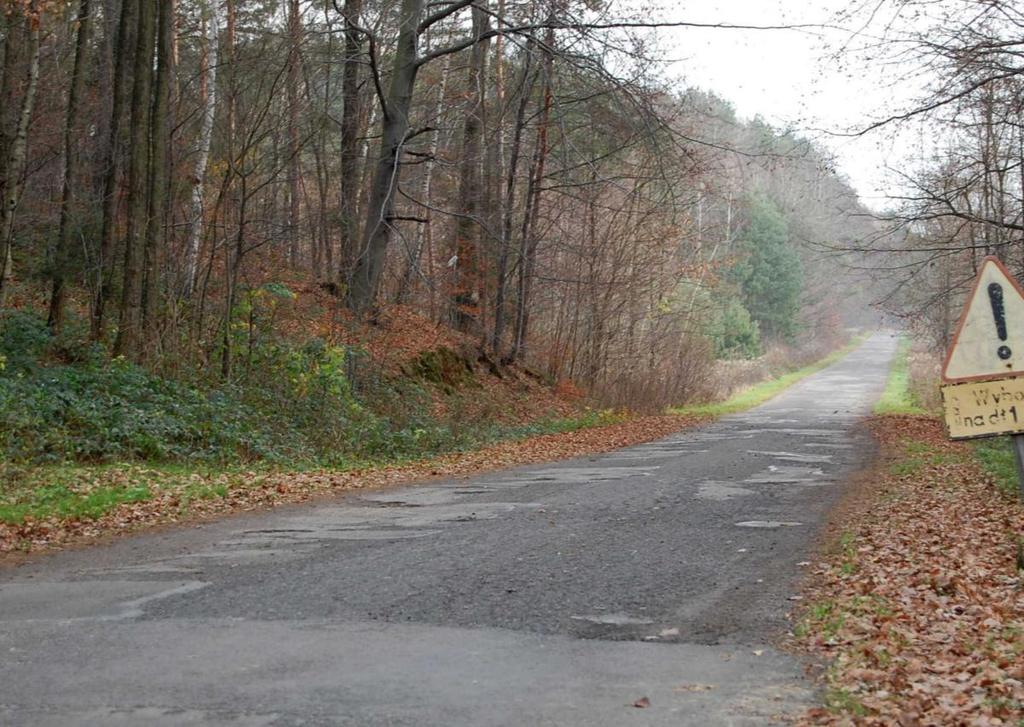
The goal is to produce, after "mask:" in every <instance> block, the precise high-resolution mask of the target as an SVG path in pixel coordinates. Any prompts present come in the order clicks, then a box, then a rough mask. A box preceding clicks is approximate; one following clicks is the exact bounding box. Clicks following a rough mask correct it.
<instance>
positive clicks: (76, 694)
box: [0, 335, 895, 726]
mask: <svg viewBox="0 0 1024 727" xmlns="http://www.w3.org/2000/svg"><path fill="white" fill-rule="evenodd" d="M894 349H895V339H893V338H891V337H889V336H887V335H875V336H873V337H872V338H870V339H869V340H868V341H867V342H865V343H864V344H863V345H862V346H861V347H860V348H858V349H857V350H856V351H854V352H853V353H851V354H850V355H849V356H847V357H846V358H845V359H843V360H842V361H840V362H838V363H836V364H834V365H833V366H831V367H829V368H827V369H825V370H823V371H821V372H820V373H818V374H815V375H814V376H811V377H808V378H807V379H805V380H803V381H802V382H800V383H799V384H797V385H796V386H794V387H792V388H790V389H789V390H787V391H786V392H784V393H783V394H782V395H780V396H779V397H777V398H775V399H774V400H772V401H770V402H768V403H767V404H764V405H762V406H760V407H758V408H756V409H752V410H750V411H748V412H746V413H743V414H738V415H733V416H729V417H724V418H722V419H720V420H718V421H717V422H715V423H713V424H710V425H707V426H704V427H702V428H700V429H694V430H688V431H685V432H680V433H678V434H676V435H673V436H671V437H669V438H667V439H663V440H660V441H658V442H653V443H650V444H644V445H640V446H636V447H630V448H627V449H622V450H618V451H615V452H610V453H607V454H604V455H599V456H593V457H587V458H583V459H576V460H570V461H566V462H559V463H554V464H547V465H541V466H531V467H523V468H518V469H511V470H503V471H499V472H493V473H489V474H484V475H479V476H474V477H470V478H465V479H460V480H453V481H442V482H431V483H426V484H423V485H419V486H412V487H402V488H395V489H389V490H379V491H374V492H366V493H362V494H353V495H348V496H345V497H339V498H337V499H335V500H331V501H322V502H319V503H316V504H312V505H303V506H290V507H283V508H279V509H276V510H273V511H270V512H265V513H260V514H254V515H245V516H238V517H233V518H228V519H226V520H223V521H220V522H217V523H209V524H206V525H204V526H201V527H197V528H186V529H180V530H175V531H166V532H160V533H153V534H147V535H140V536H137V537H134V538H129V539H124V540H120V541H117V542H115V543H113V544H110V545H106V546H102V547H96V548H91V549H88V550H80V551H74V552H66V553H61V554H57V555H54V556H50V557H45V558H40V559H38V560H35V561H33V562H31V563H29V564H25V565H23V566H21V567H18V568H9V569H6V570H0V654H2V655H3V659H2V660H0V724H3V725H69V724H74V725H120V724H125V725H132V724H157V725H368V726H377V725H389V726H392V725H393V726H399V725H402V726H404V725H417V726H419V725H438V726H440V725H446V726H448V725H588V726H590V725H596V726H600V725H609V726H611V725H615V726H618V725H630V724H636V725H669V724H671V725H760V724H764V723H765V722H766V721H768V720H770V719H771V718H772V717H774V716H777V715H780V714H784V713H787V712H792V711H799V710H802V709H803V708H804V707H805V706H806V705H807V704H809V703H810V702H811V701H812V700H813V697H814V694H813V685H812V684H810V683H808V682H807V681H806V680H805V678H804V677H803V669H802V665H801V663H800V662H799V660H797V659H795V658H793V657H791V656H789V655H787V654H785V653H783V652H780V651H778V650H777V649H775V648H773V646H772V643H773V641H774V640H775V639H776V638H777V637H778V636H779V635H780V634H782V633H784V632H785V630H786V628H787V622H786V612H787V611H788V610H789V609H790V607H791V606H792V605H793V603H792V602H791V601H790V600H789V599H790V597H791V596H792V595H793V593H794V589H795V588H796V585H797V582H798V579H799V577H800V570H801V569H800V565H799V564H800V563H801V562H802V561H804V560H806V559H807V558H808V557H810V556H811V553H812V549H813V544H814V539H815V537H816V535H817V533H818V532H819V529H820V527H821V525H822V523H823V520H824V518H825V515H826V514H827V512H828V510H829V508H830V507H831V505H832V504H833V503H834V502H835V501H836V499H837V498H838V496H839V494H840V492H841V486H842V482H843V480H844V479H845V478H846V477H847V476H848V475H850V474H851V473H852V472H853V471H855V470H856V469H858V468H860V467H862V466H863V465H864V464H866V463H867V462H868V461H869V460H870V458H871V456H872V454H873V444H872V442H871V440H870V437H869V435H868V434H867V433H866V432H865V431H862V430H861V428H859V427H858V426H857V422H858V420H859V419H860V418H861V417H862V416H863V415H865V414H866V413H868V412H869V411H870V407H871V405H872V403H873V402H874V401H875V400H876V399H877V396H878V395H879V394H880V393H881V390H882V388H883V386H884V382H885V378H886V373H887V370H888V366H889V362H890V359H891V357H892V354H893V351H894ZM641 697H647V698H648V699H649V700H650V706H649V707H646V708H642V709H641V708H636V707H634V706H632V705H633V703H634V702H635V701H636V700H638V699H640V698H641Z"/></svg>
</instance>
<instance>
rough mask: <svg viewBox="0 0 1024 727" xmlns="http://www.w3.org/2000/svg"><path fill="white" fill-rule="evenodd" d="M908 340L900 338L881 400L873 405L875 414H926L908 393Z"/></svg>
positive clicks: (909, 392) (911, 394) (910, 393)
mask: <svg viewBox="0 0 1024 727" xmlns="http://www.w3.org/2000/svg"><path fill="white" fill-rule="evenodd" d="M909 357H910V340H909V339H907V338H905V337H904V338H902V339H901V340H900V343H899V347H898V348H897V349H896V356H895V357H894V358H893V362H892V368H891V369H890V370H889V378H888V380H887V381H886V382H885V391H884V392H882V398H881V399H879V400H878V403H877V404H875V414H926V413H927V412H925V410H924V409H922V408H921V407H920V406H918V404H917V402H916V401H915V399H914V395H913V393H912V392H911V391H910V364H909Z"/></svg>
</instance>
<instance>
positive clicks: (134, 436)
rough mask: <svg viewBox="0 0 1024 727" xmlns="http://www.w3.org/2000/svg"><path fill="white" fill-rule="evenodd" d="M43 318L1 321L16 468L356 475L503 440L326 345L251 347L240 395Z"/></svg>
mask: <svg viewBox="0 0 1024 727" xmlns="http://www.w3.org/2000/svg"><path fill="white" fill-rule="evenodd" d="M85 341H86V339H85V336H84V332H82V331H79V332H78V333H77V334H68V335H66V336H62V337H59V338H54V337H53V336H51V335H50V334H49V332H48V331H47V329H46V326H45V323H44V322H43V320H42V319H41V318H39V317H37V316H33V315H30V314H25V313H15V314H11V315H9V316H8V317H7V318H5V319H4V320H3V321H2V323H0V361H2V362H4V366H3V367H2V368H0V456H2V457H3V458H4V460H5V461H8V462H22V463H31V462H37V463H38V462H64V461H78V462H102V461H113V460H138V461H154V462H155V461H204V462H214V463H221V464H228V463H237V462H251V461H264V462H269V463H286V462H287V463H290V464H293V465H295V464H300V465H301V464H310V465H315V464H321V465H333V466H338V465H344V464H346V463H350V462H352V461H367V460H371V461H373V460H396V459H409V458H416V457H422V456H426V455H431V454H436V453H439V452H444V451H452V450H457V449H464V448H466V447H469V446H472V445H473V444H474V443H476V442H480V441H484V440H487V439H490V438H493V437H495V436H497V435H496V434H495V431H492V430H490V429H487V428H486V427H484V428H475V429H474V428H468V427H465V426H459V427H456V426H452V425H451V423H449V422H445V421H439V420H437V419H436V418H435V417H434V416H433V415H432V403H433V401H432V398H431V396H430V395H429V393H428V392H427V391H426V389H425V388H424V386H423V384H422V382H417V381H416V380H412V379H408V378H397V379H392V378H387V377H384V376H382V375H381V373H380V372H379V371H378V370H376V369H375V368H374V366H373V365H372V364H371V363H370V362H369V361H368V357H367V356H366V355H365V353H364V352H361V351H359V350H358V349H352V348H347V347H339V346H332V345H328V344H327V343H325V342H324V341H321V340H318V339H314V340H312V341H309V342H308V343H306V344H305V345H302V346H294V345H290V344H287V343H284V342H280V341H277V342H274V341H271V342H261V343H260V344H259V345H255V346H252V347H250V348H249V350H248V352H247V354H246V358H245V359H244V361H243V362H242V365H240V366H239V368H240V369H241V373H240V374H239V378H238V380H236V381H233V382H231V383H229V384H208V385H203V386H196V385H193V384H190V383H183V382H180V381H175V380H173V379H168V378H164V377H160V376H158V375H156V374H154V373H152V372H150V371H148V370H146V369H145V368H143V367H141V366H138V365H136V364H134V363H131V362H129V361H126V360H124V359H114V360H112V361H110V360H107V357H106V355H105V353H104V351H103V349H102V348H100V347H98V346H95V345H92V344H88V343H86V342H85Z"/></svg>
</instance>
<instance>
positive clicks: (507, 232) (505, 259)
mask: <svg viewBox="0 0 1024 727" xmlns="http://www.w3.org/2000/svg"><path fill="white" fill-rule="evenodd" d="M533 49H534V45H533V44H532V43H528V45H527V48H526V60H525V61H524V64H523V82H522V83H521V84H520V94H521V95H520V97H519V106H518V108H517V109H516V122H515V128H514V130H513V132H512V149H511V151H510V153H509V160H508V170H507V171H506V176H505V202H504V205H503V209H502V217H501V231H500V233H499V239H498V265H497V271H496V285H497V289H496V291H495V295H494V333H493V334H492V337H491V348H492V349H493V350H494V352H495V353H500V351H501V350H502V346H501V339H502V337H503V336H504V335H505V322H506V318H507V311H506V310H505V309H506V307H507V306H506V297H507V295H508V278H509V273H508V267H509V258H510V257H511V251H512V227H513V223H514V217H515V209H516V207H515V201H516V174H517V173H518V171H519V157H520V155H521V153H522V147H523V130H524V129H525V128H526V111H527V108H529V105H530V90H531V89H532V88H533V84H534V83H535V82H536V77H534V80H533V81H530V80H529V79H530V73H531V70H532V69H531V66H532V65H533V64H532V59H533Z"/></svg>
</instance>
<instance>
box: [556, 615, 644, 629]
mask: <svg viewBox="0 0 1024 727" xmlns="http://www.w3.org/2000/svg"><path fill="white" fill-rule="evenodd" d="M572 620H573V621H589V622H590V623H595V624H603V625H605V626H647V625H650V624H652V623H654V621H652V620H651V619H649V618H637V617H636V616H630V615H629V614H627V613H599V614H595V615H591V616H572Z"/></svg>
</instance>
